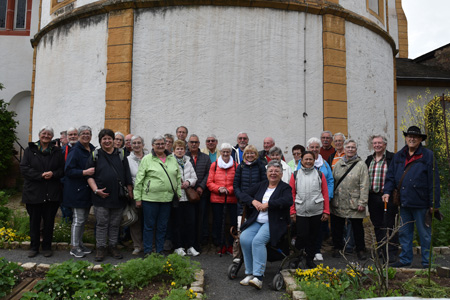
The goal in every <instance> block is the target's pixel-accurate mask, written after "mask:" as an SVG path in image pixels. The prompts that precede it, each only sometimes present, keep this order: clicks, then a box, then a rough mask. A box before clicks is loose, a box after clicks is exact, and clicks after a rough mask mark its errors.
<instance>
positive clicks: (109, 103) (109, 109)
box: [105, 9, 134, 134]
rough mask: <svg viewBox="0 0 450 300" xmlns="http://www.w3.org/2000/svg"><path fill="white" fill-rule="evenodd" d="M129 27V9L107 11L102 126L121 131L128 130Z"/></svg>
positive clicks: (132, 24) (130, 85) (130, 69)
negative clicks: (106, 50)
mask: <svg viewBox="0 0 450 300" xmlns="http://www.w3.org/2000/svg"><path fill="white" fill-rule="evenodd" d="M133 30H134V11H133V9H125V10H117V11H111V12H110V13H109V19H108V53H107V56H108V58H107V69H108V71H107V74H106V91H105V102H106V107H105V128H110V129H112V130H114V131H121V132H123V133H125V134H126V133H129V132H130V116H131V88H132V82H131V79H132V64H133Z"/></svg>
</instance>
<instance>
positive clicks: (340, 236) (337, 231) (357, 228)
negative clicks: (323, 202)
mask: <svg viewBox="0 0 450 300" xmlns="http://www.w3.org/2000/svg"><path fill="white" fill-rule="evenodd" d="M347 220H348V221H350V222H351V223H352V228H353V236H354V238H355V245H356V251H357V252H359V251H364V250H365V249H366V246H365V241H364V228H363V224H362V222H363V219H353V218H348V219H347ZM344 226H345V218H341V217H338V216H336V215H333V214H331V236H332V238H333V247H334V249H336V250H344Z"/></svg>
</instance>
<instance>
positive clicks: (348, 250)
mask: <svg viewBox="0 0 450 300" xmlns="http://www.w3.org/2000/svg"><path fill="white" fill-rule="evenodd" d="M344 253H345V254H353V248H345V250H344Z"/></svg>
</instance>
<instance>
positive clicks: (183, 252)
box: [174, 247, 200, 256]
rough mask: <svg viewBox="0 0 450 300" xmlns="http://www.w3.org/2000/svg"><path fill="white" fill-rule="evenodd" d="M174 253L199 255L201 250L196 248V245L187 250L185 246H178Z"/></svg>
mask: <svg viewBox="0 0 450 300" xmlns="http://www.w3.org/2000/svg"><path fill="white" fill-rule="evenodd" d="M174 253H176V254H178V255H179V256H185V255H189V256H198V255H199V254H200V252H198V251H197V250H195V248H194V247H191V248H189V249H187V251H184V248H178V249H175V251H174Z"/></svg>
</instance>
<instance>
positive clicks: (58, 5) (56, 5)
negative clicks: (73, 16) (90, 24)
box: [50, 0, 76, 14]
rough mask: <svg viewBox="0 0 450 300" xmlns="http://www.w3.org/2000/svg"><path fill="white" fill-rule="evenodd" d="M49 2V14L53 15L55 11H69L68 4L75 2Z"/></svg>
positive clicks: (67, 0) (65, 0)
mask: <svg viewBox="0 0 450 300" xmlns="http://www.w3.org/2000/svg"><path fill="white" fill-rule="evenodd" d="M50 1H51V2H50V3H51V8H50V13H51V14H53V13H54V12H56V11H57V10H59V9H61V8H63V7H65V8H66V9H67V8H69V9H71V8H70V7H69V6H68V5H69V4H70V3H73V2H75V1H76V0H50ZM72 9H73V5H72Z"/></svg>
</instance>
